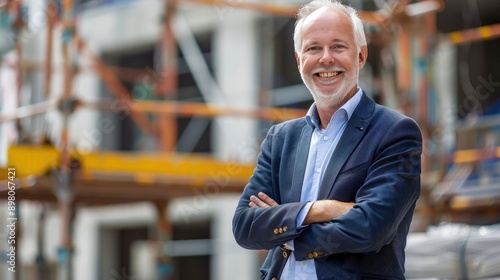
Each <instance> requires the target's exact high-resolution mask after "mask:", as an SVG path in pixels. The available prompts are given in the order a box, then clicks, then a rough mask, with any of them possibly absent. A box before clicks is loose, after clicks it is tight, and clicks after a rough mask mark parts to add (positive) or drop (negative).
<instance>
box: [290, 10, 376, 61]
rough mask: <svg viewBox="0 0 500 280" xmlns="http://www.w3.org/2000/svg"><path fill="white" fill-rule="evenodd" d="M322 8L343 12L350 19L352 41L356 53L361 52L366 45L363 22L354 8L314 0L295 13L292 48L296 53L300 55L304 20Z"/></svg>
mask: <svg viewBox="0 0 500 280" xmlns="http://www.w3.org/2000/svg"><path fill="white" fill-rule="evenodd" d="M323 7H330V8H334V9H336V10H338V11H341V12H343V13H344V14H346V15H347V16H348V17H349V18H350V19H351V22H352V25H353V29H354V40H355V41H356V45H357V47H358V51H360V50H361V47H363V46H366V45H367V43H366V37H365V30H364V28H363V22H362V21H361V19H360V18H359V16H358V13H357V12H356V10H355V9H354V8H352V7H349V6H346V5H344V4H342V3H340V2H339V1H337V0H314V1H312V2H310V3H308V4H306V5H304V6H302V7H301V8H300V9H299V11H298V13H297V22H296V23H295V31H294V33H293V42H294V48H295V51H296V52H297V53H300V48H301V47H302V34H301V33H302V25H303V23H304V20H305V19H306V18H307V17H308V16H309V15H310V14H312V13H313V12H314V11H316V10H319V9H320V8H323Z"/></svg>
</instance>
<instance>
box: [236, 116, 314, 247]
mask: <svg viewBox="0 0 500 280" xmlns="http://www.w3.org/2000/svg"><path fill="white" fill-rule="evenodd" d="M276 130H277V129H276V126H273V127H271V129H270V130H269V132H268V133H267V136H266V138H265V139H264V141H263V142H262V145H261V151H260V153H259V155H258V157H257V166H256V168H255V170H254V172H253V175H252V177H251V178H250V180H249V182H248V184H247V185H246V186H245V189H244V190H243V193H242V195H241V197H240V200H239V202H238V206H237V207H236V210H235V214H234V217H233V224H232V226H233V235H234V237H235V239H236V242H237V243H238V244H239V245H240V246H242V247H244V248H247V249H266V250H269V249H272V248H275V247H278V246H281V245H282V244H283V243H286V242H288V241H290V240H292V239H294V238H296V237H297V236H299V234H300V231H302V230H303V229H298V228H297V225H296V217H297V215H298V213H299V211H300V210H301V209H302V207H304V206H305V204H306V203H305V202H293V203H287V204H283V205H278V206H274V207H270V208H250V207H249V206H248V204H249V202H250V196H251V195H257V194H258V193H259V192H264V193H266V194H267V195H269V196H270V197H272V198H273V199H275V200H276V202H277V203H278V204H281V201H280V197H279V191H278V190H279V186H277V184H279V180H278V177H279V176H278V173H279V172H278V168H277V167H274V168H273V166H278V167H279V163H278V162H279V158H280V157H279V153H280V152H278V151H274V154H273V148H276V147H274V146H278V145H279V144H274V142H273V137H274V135H275V133H276ZM276 150H281V149H279V147H278V149H276ZM277 153H278V154H277ZM273 177H275V178H273Z"/></svg>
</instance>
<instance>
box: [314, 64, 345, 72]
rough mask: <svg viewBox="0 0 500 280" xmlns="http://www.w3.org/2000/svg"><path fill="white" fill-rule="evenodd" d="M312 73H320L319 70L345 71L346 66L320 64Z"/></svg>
mask: <svg viewBox="0 0 500 280" xmlns="http://www.w3.org/2000/svg"><path fill="white" fill-rule="evenodd" d="M311 72H312V73H318V72H345V69H344V68H341V67H324V66H318V67H316V68H314V69H313V70H311Z"/></svg>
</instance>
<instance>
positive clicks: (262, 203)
mask: <svg viewBox="0 0 500 280" xmlns="http://www.w3.org/2000/svg"><path fill="white" fill-rule="evenodd" d="M277 205H279V204H278V203H276V201H274V199H272V198H270V197H269V196H268V195H267V194H265V193H263V192H259V193H258V194H257V196H255V195H252V196H251V197H250V203H248V206H250V208H268V207H273V206H277Z"/></svg>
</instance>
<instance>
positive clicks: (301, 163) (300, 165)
mask: <svg viewBox="0 0 500 280" xmlns="http://www.w3.org/2000/svg"><path fill="white" fill-rule="evenodd" d="M311 134H312V128H311V127H310V126H309V125H307V124H306V125H305V126H304V128H302V132H301V134H300V139H299V143H298V145H297V152H296V155H295V163H294V166H293V173H292V186H291V188H292V191H291V192H290V201H300V195H301V193H302V183H303V181H304V174H305V172H306V164H307V157H308V156H309V145H310V144H311Z"/></svg>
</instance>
